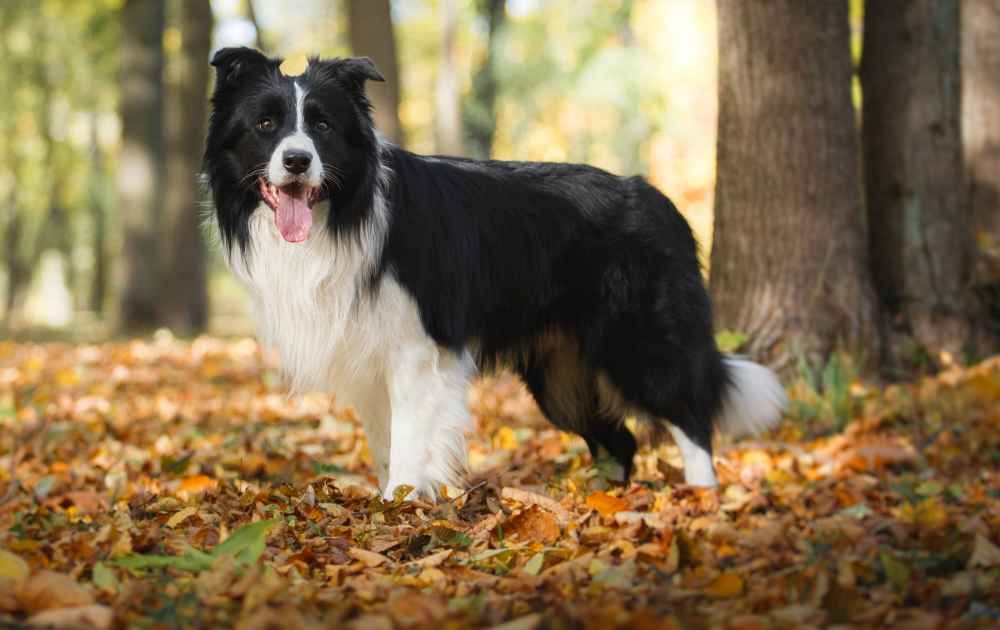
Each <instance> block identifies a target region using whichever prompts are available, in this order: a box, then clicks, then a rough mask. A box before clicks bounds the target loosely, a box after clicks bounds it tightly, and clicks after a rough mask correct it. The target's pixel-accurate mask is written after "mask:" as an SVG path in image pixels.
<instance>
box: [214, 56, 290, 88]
mask: <svg viewBox="0 0 1000 630" xmlns="http://www.w3.org/2000/svg"><path fill="white" fill-rule="evenodd" d="M211 63H212V65H213V66H215V70H216V82H215V85H216V88H219V87H222V86H227V85H233V84H235V83H236V82H237V81H239V79H240V78H241V77H244V76H246V74H247V73H248V72H249V71H251V70H253V69H255V68H258V67H261V68H263V67H267V65H268V64H274V63H275V60H273V59H268V58H267V57H265V56H264V54H263V53H261V52H260V51H257V50H254V49H253V48H247V47H245V46H243V47H239V48H223V49H221V50H219V51H218V52H217V53H215V56H213V57H212V62H211Z"/></svg>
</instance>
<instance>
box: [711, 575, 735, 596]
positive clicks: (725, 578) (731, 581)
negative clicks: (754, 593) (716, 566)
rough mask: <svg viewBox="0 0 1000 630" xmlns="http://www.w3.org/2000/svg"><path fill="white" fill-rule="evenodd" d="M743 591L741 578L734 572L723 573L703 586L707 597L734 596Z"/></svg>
mask: <svg viewBox="0 0 1000 630" xmlns="http://www.w3.org/2000/svg"><path fill="white" fill-rule="evenodd" d="M742 592H743V578H741V577H740V576H739V575H737V574H735V573H723V574H722V575H720V576H719V577H717V578H715V581H714V582H712V583H711V584H709V585H708V586H706V587H705V594H706V595H708V596H709V597H715V598H719V599H721V598H724V597H736V596H737V595H739V594H740V593H742Z"/></svg>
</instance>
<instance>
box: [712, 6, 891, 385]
mask: <svg viewBox="0 0 1000 630" xmlns="http://www.w3.org/2000/svg"><path fill="white" fill-rule="evenodd" d="M718 15H719V135H718V177H717V181H716V196H715V235H714V240H713V245H712V259H711V278H710V279H711V289H712V296H713V299H714V302H715V308H716V319H717V324H718V326H719V328H720V329H729V330H736V331H740V332H743V333H746V334H748V335H749V343H748V347H747V350H748V352H749V353H751V354H752V355H754V356H756V357H759V358H760V359H762V360H765V361H767V362H769V363H771V364H772V365H774V366H776V367H778V368H786V367H788V366H789V365H790V364H791V363H792V361H793V360H794V359H796V357H798V356H804V357H805V358H807V359H808V360H811V361H817V360H821V359H822V358H823V357H824V356H825V355H826V354H827V353H828V352H830V351H831V350H833V349H834V348H835V347H837V346H847V347H849V348H853V349H856V350H860V351H861V352H863V353H865V354H867V356H868V357H872V356H873V355H875V354H876V351H877V334H876V330H877V329H876V321H877V318H876V316H875V313H876V305H875V301H874V295H873V291H872V289H871V284H870V280H869V278H868V276H867V273H868V271H867V264H866V251H865V246H864V226H863V221H862V213H861V209H860V193H861V188H860V183H859V181H858V179H859V178H858V175H859V173H858V171H859V168H858V144H857V133H856V129H855V124H854V110H853V107H852V105H851V95H850V86H851V60H850V52H849V50H848V24H847V2H846V1H845V0H841V1H829V2H802V1H801V0H719V2H718Z"/></svg>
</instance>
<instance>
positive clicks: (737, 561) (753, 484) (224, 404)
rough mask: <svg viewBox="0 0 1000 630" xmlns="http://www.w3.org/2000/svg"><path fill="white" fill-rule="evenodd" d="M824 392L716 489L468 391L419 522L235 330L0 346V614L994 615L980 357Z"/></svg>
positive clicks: (401, 619)
mask: <svg viewBox="0 0 1000 630" xmlns="http://www.w3.org/2000/svg"><path fill="white" fill-rule="evenodd" d="M793 395H794V391H793ZM851 396H852V398H853V402H854V403H855V404H854V405H853V409H855V410H856V412H855V413H854V415H853V417H852V418H850V420H849V421H848V422H847V423H846V426H844V428H843V429H842V430H840V431H837V432H832V431H827V432H826V433H825V434H822V431H817V430H816V427H815V426H812V425H804V424H802V423H800V422H797V421H794V420H791V419H790V420H788V421H786V422H785V423H784V425H783V426H782V428H781V429H780V430H778V431H777V432H775V433H773V434H771V435H769V436H766V437H765V438H762V439H760V440H758V441H753V442H736V443H720V444H719V445H718V447H717V465H718V469H719V474H720V481H721V484H720V487H719V489H718V490H704V489H697V488H691V487H687V486H685V485H684V484H683V475H682V474H681V471H680V469H679V466H680V460H679V455H678V453H677V451H676V449H675V448H673V447H672V446H662V447H660V448H657V449H650V448H646V449H643V451H642V452H641V454H640V456H639V457H638V458H637V474H636V478H635V480H634V481H633V483H632V484H631V485H630V486H629V487H627V488H623V487H620V486H616V485H614V484H613V483H610V482H609V481H608V479H607V476H608V475H609V473H610V472H613V471H609V468H610V467H609V466H607V463H606V462H598V463H597V465H596V466H595V465H592V464H591V461H590V458H589V456H588V454H587V451H586V447H585V445H584V444H583V442H582V440H580V439H578V438H574V437H570V436H567V435H565V434H562V433H559V432H558V431H556V430H555V429H553V428H552V427H551V426H549V425H548V424H547V423H545V421H544V420H543V419H542V417H541V416H540V415H539V413H538V410H537V409H536V407H535V406H534V404H533V403H532V401H531V399H530V397H529V396H528V395H527V394H526V392H525V391H524V389H523V387H522V386H521V385H520V384H519V383H517V382H516V381H515V380H513V379H511V378H506V377H496V378H490V379H486V380H483V381H482V382H480V383H479V384H477V385H476V386H475V387H474V389H473V391H472V392H470V401H471V405H472V409H473V411H474V413H475V417H476V424H477V430H476V432H475V435H473V436H472V437H471V441H470V466H471V469H472V474H471V476H470V479H469V486H468V488H469V489H468V490H467V491H465V492H461V491H460V490H458V489H452V490H450V491H449V493H450V494H449V496H450V497H451V498H450V499H449V500H447V501H443V502H441V503H439V504H437V505H431V504H428V503H424V502H420V501H403V500H401V499H399V498H397V499H396V500H393V501H389V502H385V501H382V500H380V499H379V498H377V494H376V492H375V490H376V488H375V485H374V477H373V475H372V471H371V468H370V465H369V462H370V458H369V456H368V454H367V451H366V445H365V441H364V439H363V434H362V432H361V430H360V428H359V425H358V423H357V421H356V418H355V417H354V416H353V414H352V412H351V410H344V409H340V408H339V407H338V406H337V405H336V401H335V400H330V399H329V398H328V397H325V396H320V395H308V396H302V397H296V398H292V397H289V396H287V395H286V394H285V393H284V391H283V389H282V387H281V384H280V379H279V378H278V376H277V374H276V372H275V370H274V367H273V365H272V364H271V363H269V362H268V361H266V360H265V359H263V358H262V356H261V352H260V350H259V348H258V347H257V345H256V344H255V343H254V342H253V341H250V340H235V341H231V340H230V341H223V340H218V339H212V338H200V339H197V340H195V341H193V342H181V341H177V340H174V339H173V338H171V337H169V336H167V335H161V336H157V337H154V338H147V339H141V340H133V341H130V342H124V343H111V344H105V345H78V346H73V345H57V344H52V345H33V344H18V343H13V342H2V343H0V426H2V431H0V625H5V624H10V625H19V624H26V623H35V624H43V625H44V624H49V625H53V626H59V627H70V626H74V625H76V626H80V627H125V626H129V627H132V626H135V627H152V628H180V627H195V626H201V627H220V626H230V625H232V626H238V627H243V628H282V627H289V628H309V627H356V628H392V627H426V626H431V625H433V626H436V627H439V628H465V627H470V626H497V625H503V627H506V628H511V629H530V628H536V627H552V628H561V627H566V628H570V627H588V628H613V627H623V628H624V627H629V628H695V627H723V628H745V629H750V628H788V627H816V626H836V625H842V626H843V627H903V626H905V627H907V628H911V629H912V628H924V627H926V628H937V627H995V626H996V625H997V624H1000V548H998V547H1000V472H998V468H1000V466H998V464H1000V357H998V358H994V359H992V360H989V361H986V362H984V363H981V364H979V365H978V366H975V367H972V368H966V369H959V368H955V369H952V370H949V371H946V372H944V373H942V374H940V375H937V376H935V377H928V378H924V379H922V380H920V381H918V382H914V383H911V384H906V385H893V386H890V387H888V388H885V389H879V388H875V387H865V386H863V385H861V384H855V385H854V386H853V387H852V389H851ZM817 433H820V435H818V436H817Z"/></svg>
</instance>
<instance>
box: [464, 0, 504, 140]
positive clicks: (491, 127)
mask: <svg viewBox="0 0 1000 630" xmlns="http://www.w3.org/2000/svg"><path fill="white" fill-rule="evenodd" d="M506 6H507V2H506V0H477V2H476V9H477V11H478V12H479V14H480V16H481V17H482V18H483V19H484V20H486V27H487V36H486V53H485V54H484V55H483V59H482V61H481V62H480V63H479V65H478V67H477V68H476V71H475V72H474V73H473V75H472V94H471V95H470V98H469V100H468V101H467V102H466V103H465V107H464V109H463V111H462V126H463V128H464V129H465V140H466V142H465V144H466V147H467V148H468V152H469V155H470V156H472V157H474V158H478V159H481V160H485V159H487V158H489V157H490V156H491V155H492V153H493V136H494V134H495V133H496V128H497V111H496V109H497V77H496V65H497V55H498V51H497V46H498V42H499V39H500V37H499V35H500V27H501V26H503V23H504V20H505V18H506V15H507V13H506V10H505V7H506Z"/></svg>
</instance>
